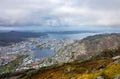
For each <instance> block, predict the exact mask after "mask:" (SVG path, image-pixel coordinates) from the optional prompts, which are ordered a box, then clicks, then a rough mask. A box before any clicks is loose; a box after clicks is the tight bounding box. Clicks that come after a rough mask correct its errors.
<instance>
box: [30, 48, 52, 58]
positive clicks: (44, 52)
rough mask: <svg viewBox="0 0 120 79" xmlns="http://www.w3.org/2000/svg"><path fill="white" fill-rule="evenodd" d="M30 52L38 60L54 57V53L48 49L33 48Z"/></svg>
mask: <svg viewBox="0 0 120 79" xmlns="http://www.w3.org/2000/svg"><path fill="white" fill-rule="evenodd" d="M32 51H34V55H35V57H36V58H38V59H44V58H49V57H51V56H53V55H54V52H53V51H52V50H50V49H39V48H35V49H32Z"/></svg>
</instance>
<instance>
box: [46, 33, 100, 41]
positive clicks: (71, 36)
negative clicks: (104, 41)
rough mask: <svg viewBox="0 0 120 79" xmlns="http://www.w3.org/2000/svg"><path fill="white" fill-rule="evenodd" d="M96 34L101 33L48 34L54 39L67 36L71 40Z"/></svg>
mask: <svg viewBox="0 0 120 79" xmlns="http://www.w3.org/2000/svg"><path fill="white" fill-rule="evenodd" d="M96 34H100V33H79V34H48V36H49V39H50V40H53V39H57V40H62V39H65V38H67V39H69V40H79V39H83V38H85V37H87V36H91V35H96Z"/></svg>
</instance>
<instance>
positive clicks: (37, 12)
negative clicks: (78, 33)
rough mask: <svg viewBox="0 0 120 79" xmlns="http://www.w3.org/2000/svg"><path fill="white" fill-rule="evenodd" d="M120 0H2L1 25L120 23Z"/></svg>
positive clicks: (0, 8)
mask: <svg viewBox="0 0 120 79" xmlns="http://www.w3.org/2000/svg"><path fill="white" fill-rule="evenodd" d="M119 4H120V1H119V0H0V25H27V24H28V25H40V26H83V25H90V26H91V25H106V26H113V25H117V26H119V25H120V22H119V20H120V17H119V16H120V5H119Z"/></svg>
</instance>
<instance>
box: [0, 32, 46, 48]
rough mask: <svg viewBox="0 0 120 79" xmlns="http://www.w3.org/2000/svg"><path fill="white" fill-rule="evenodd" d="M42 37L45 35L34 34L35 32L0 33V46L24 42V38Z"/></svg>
mask: <svg viewBox="0 0 120 79" xmlns="http://www.w3.org/2000/svg"><path fill="white" fill-rule="evenodd" d="M42 35H46V34H45V33H41V32H39V33H35V32H17V31H10V32H1V33H0V46H7V45H10V44H11V43H17V42H20V41H24V40H26V38H30V37H40V36H42Z"/></svg>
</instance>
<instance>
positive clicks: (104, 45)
mask: <svg viewBox="0 0 120 79" xmlns="http://www.w3.org/2000/svg"><path fill="white" fill-rule="evenodd" d="M119 45H120V34H104V35H95V36H89V37H87V38H84V39H83V40H77V41H75V42H74V43H72V44H70V45H67V46H65V47H62V48H61V49H60V50H59V51H58V52H57V53H56V55H55V56H54V58H57V61H58V62H71V61H74V60H84V59H89V58H90V57H91V56H92V55H94V54H98V53H99V52H101V51H103V50H105V49H111V48H116V47H117V46H119Z"/></svg>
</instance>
